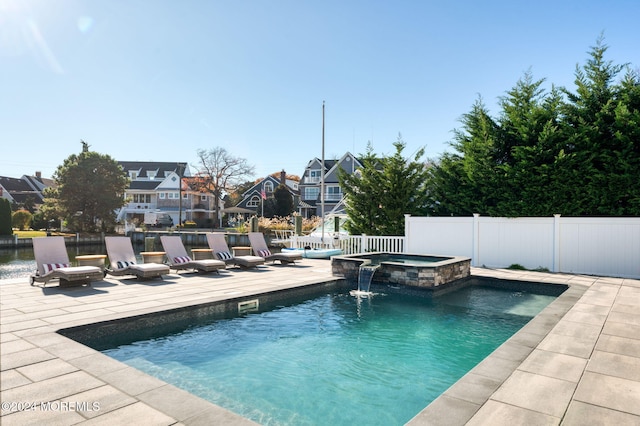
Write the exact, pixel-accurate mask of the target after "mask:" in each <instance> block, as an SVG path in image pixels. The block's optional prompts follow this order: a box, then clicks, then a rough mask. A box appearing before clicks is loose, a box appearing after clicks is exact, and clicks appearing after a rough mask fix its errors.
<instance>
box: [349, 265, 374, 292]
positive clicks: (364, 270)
mask: <svg viewBox="0 0 640 426" xmlns="http://www.w3.org/2000/svg"><path fill="white" fill-rule="evenodd" d="M379 267H380V264H376V265H374V264H372V263H371V261H366V262H364V263H362V264H361V265H360V267H359V268H358V290H356V291H355V292H353V293H355V294H354V295H356V296H369V295H371V291H370V290H369V289H370V287H371V281H373V276H374V274H375V273H376V271H377V270H378V268H379Z"/></svg>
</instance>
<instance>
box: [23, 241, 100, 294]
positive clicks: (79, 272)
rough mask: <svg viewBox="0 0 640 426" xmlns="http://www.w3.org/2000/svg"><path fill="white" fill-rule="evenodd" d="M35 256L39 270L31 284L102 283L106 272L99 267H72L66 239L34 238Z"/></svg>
mask: <svg viewBox="0 0 640 426" xmlns="http://www.w3.org/2000/svg"><path fill="white" fill-rule="evenodd" d="M33 254H34V257H35V258H36V264H37V270H36V272H35V273H34V274H32V275H31V277H30V284H31V285H34V283H36V282H38V283H44V285H45V286H46V285H47V283H49V281H51V280H54V279H57V280H58V281H59V283H60V286H61V287H67V286H71V285H83V284H89V283H90V282H91V281H100V280H102V279H103V278H104V276H105V272H104V271H103V270H102V269H100V268H99V267H97V266H71V263H70V262H69V255H68V254H67V247H66V245H65V243H64V237H35V238H33Z"/></svg>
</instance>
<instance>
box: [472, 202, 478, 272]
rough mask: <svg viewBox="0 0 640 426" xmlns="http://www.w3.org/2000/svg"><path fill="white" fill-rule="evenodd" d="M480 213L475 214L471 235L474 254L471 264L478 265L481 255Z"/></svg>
mask: <svg viewBox="0 0 640 426" xmlns="http://www.w3.org/2000/svg"><path fill="white" fill-rule="evenodd" d="M479 222H480V213H474V214H473V235H472V236H471V243H472V244H473V247H472V254H471V266H478V261H479V257H480V253H479V252H480V223H479Z"/></svg>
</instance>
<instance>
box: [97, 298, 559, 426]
mask: <svg viewBox="0 0 640 426" xmlns="http://www.w3.org/2000/svg"><path fill="white" fill-rule="evenodd" d="M553 298H554V297H550V296H540V295H535V294H530V293H523V292H514V291H507V292H505V291H501V290H496V289H490V288H481V287H472V288H466V289H463V290H460V291H456V292H453V293H450V294H447V295H444V296H441V297H438V298H435V299H431V298H423V297H410V296H407V295H401V294H386V295H383V294H378V295H377V296H375V297H374V298H371V299H366V300H361V299H357V298H353V297H350V296H349V295H348V294H347V293H346V291H345V290H344V289H342V288H334V289H332V290H331V291H330V292H328V293H326V292H325V294H321V295H314V296H313V297H305V298H303V299H297V300H287V301H277V302H274V304H269V303H261V304H260V305H261V311H262V312H260V313H256V314H248V315H244V316H240V317H237V316H236V317H234V318H224V319H220V317H219V315H218V316H216V315H214V316H213V317H212V318H210V319H204V320H203V321H201V322H200V323H199V324H190V325H188V326H187V325H186V323H185V324H183V325H181V326H179V327H175V324H173V325H172V327H173V328H172V329H171V331H170V332H169V333H167V332H166V330H162V328H158V329H156V330H153V331H152V330H150V328H149V327H148V324H147V325H145V327H144V328H145V331H146V332H147V333H152V334H153V336H152V338H145V340H139V339H138V338H137V337H136V336H135V335H131V334H128V333H120V334H117V333H116V334H113V333H109V335H110V336H111V339H112V342H113V343H117V345H116V346H117V347H114V348H111V349H106V350H104V353H106V354H108V355H110V356H112V357H114V358H116V359H119V360H121V361H124V362H126V363H127V364H129V365H132V366H134V367H135V368H138V369H140V370H142V371H145V372H147V373H149V374H152V375H154V376H157V377H159V378H160V379H162V380H164V381H167V382H169V383H172V384H175V385H177V386H179V387H182V388H183V389H185V390H187V391H189V392H191V393H193V394H195V395H198V396H201V397H203V398H205V399H208V400H210V401H211V402H214V403H216V404H218V405H221V406H223V407H226V408H228V409H230V410H232V411H235V412H236V413H238V414H241V415H243V416H245V417H247V418H250V419H253V420H255V421H257V422H259V423H261V424H296V425H297V424H385V425H387V424H404V423H405V422H407V421H408V420H410V419H411V418H412V417H413V416H414V415H415V414H417V413H418V412H419V411H420V410H421V409H422V408H424V407H425V406H426V405H427V404H428V403H429V402H430V401H432V400H433V399H435V398H436V397H437V396H438V395H439V394H440V393H442V392H443V391H444V390H445V389H446V388H448V387H449V386H450V385H451V384H452V383H454V382H455V381H456V380H457V379H458V378H460V377H461V376H462V375H464V374H465V373H466V372H467V371H468V370H469V369H471V368H472V367H473V366H474V365H475V364H477V363H478V362H479V361H480V360H481V359H483V358H484V357H485V356H486V355H488V354H489V353H490V352H492V351H493V350H494V349H495V348H496V347H497V346H499V345H500V344H501V343H502V342H503V341H504V340H506V339H507V338H508V337H509V336H511V335H512V334H513V333H514V332H515V331H517V330H518V329H519V328H521V327H522V326H523V325H524V324H525V323H526V322H527V321H528V320H529V319H530V318H531V317H532V316H534V315H536V314H537V313H538V312H539V311H540V310H541V309H542V308H544V306H546V304H548V303H549V302H550V301H551V300H553ZM147 337H148V336H147ZM104 343H105V342H104V339H101V345H104ZM102 349H104V348H102Z"/></svg>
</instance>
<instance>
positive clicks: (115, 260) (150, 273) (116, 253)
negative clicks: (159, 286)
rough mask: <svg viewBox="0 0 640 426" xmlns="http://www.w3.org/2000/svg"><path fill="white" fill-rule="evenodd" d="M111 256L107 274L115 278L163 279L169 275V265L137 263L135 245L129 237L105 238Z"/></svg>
mask: <svg viewBox="0 0 640 426" xmlns="http://www.w3.org/2000/svg"><path fill="white" fill-rule="evenodd" d="M104 244H105V246H106V247H107V256H109V264H110V265H109V268H107V273H108V274H109V275H113V276H124V275H135V276H136V277H137V278H138V279H142V278H145V279H146V278H162V276H163V275H167V274H169V273H170V272H171V271H170V270H169V265H165V264H163V263H137V260H136V255H135V253H134V251H133V245H132V244H131V240H130V239H129V238H128V237H114V236H112V237H105V238H104Z"/></svg>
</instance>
